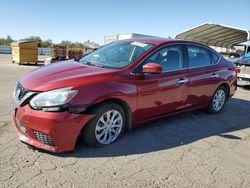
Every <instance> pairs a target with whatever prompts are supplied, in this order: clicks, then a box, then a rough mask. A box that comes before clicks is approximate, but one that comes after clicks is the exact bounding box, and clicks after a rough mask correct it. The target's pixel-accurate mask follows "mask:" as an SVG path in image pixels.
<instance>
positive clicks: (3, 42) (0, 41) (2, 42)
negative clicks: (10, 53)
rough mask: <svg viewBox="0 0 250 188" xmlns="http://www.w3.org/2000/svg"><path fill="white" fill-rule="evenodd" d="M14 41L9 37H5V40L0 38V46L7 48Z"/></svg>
mask: <svg viewBox="0 0 250 188" xmlns="http://www.w3.org/2000/svg"><path fill="white" fill-rule="evenodd" d="M13 41H14V40H13V39H12V38H11V36H9V35H7V37H6V39H5V38H0V45H7V46H9V45H10V44H11V43H12V42H13Z"/></svg>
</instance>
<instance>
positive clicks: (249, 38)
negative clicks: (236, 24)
mask: <svg viewBox="0 0 250 188" xmlns="http://www.w3.org/2000/svg"><path fill="white" fill-rule="evenodd" d="M249 41H250V32H249V31H248V32H247V47H246V51H245V54H247V52H248V48H249Z"/></svg>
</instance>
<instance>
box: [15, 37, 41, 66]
mask: <svg viewBox="0 0 250 188" xmlns="http://www.w3.org/2000/svg"><path fill="white" fill-rule="evenodd" d="M11 50H12V62H13V63H15V62H17V63H18V64H19V65H20V64H24V63H31V62H32V63H35V64H37V61H38V47H37V42H36V41H18V42H13V43H11Z"/></svg>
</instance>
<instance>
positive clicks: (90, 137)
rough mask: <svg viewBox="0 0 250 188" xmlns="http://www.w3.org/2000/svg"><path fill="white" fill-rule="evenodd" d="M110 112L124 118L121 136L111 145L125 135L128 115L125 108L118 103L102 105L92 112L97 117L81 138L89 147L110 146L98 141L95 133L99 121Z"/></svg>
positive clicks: (86, 127) (85, 128) (85, 129)
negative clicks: (114, 112)
mask: <svg viewBox="0 0 250 188" xmlns="http://www.w3.org/2000/svg"><path fill="white" fill-rule="evenodd" d="M110 110H116V111H118V112H119V113H120V114H121V116H122V122H123V123H122V128H121V132H120V133H119V136H118V137H117V138H116V139H115V140H114V141H112V142H111V143H113V142H115V141H116V140H118V139H119V138H120V136H121V135H122V134H123V132H124V129H125V125H126V115H125V112H124V110H123V108H122V107H121V106H120V105H118V104H116V103H112V102H106V103H103V104H101V105H99V106H97V107H95V108H93V109H92V110H91V113H94V114H96V116H95V117H94V118H93V119H92V120H91V121H90V122H89V123H88V124H87V125H86V126H85V127H84V129H83V132H82V134H81V138H82V139H83V140H84V141H85V143H86V144H87V145H88V146H91V147H100V146H105V145H108V144H102V143H100V142H99V141H98V140H97V138H96V136H95V131H96V126H97V123H98V121H99V119H100V118H101V117H102V116H103V114H105V113H106V112H108V111H110ZM111 143H109V144H111Z"/></svg>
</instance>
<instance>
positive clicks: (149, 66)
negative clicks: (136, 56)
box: [142, 63, 162, 74]
mask: <svg viewBox="0 0 250 188" xmlns="http://www.w3.org/2000/svg"><path fill="white" fill-rule="evenodd" d="M142 72H143V73H150V74H160V73H162V66H161V65H159V64H157V63H146V64H145V65H143V66H142Z"/></svg>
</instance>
